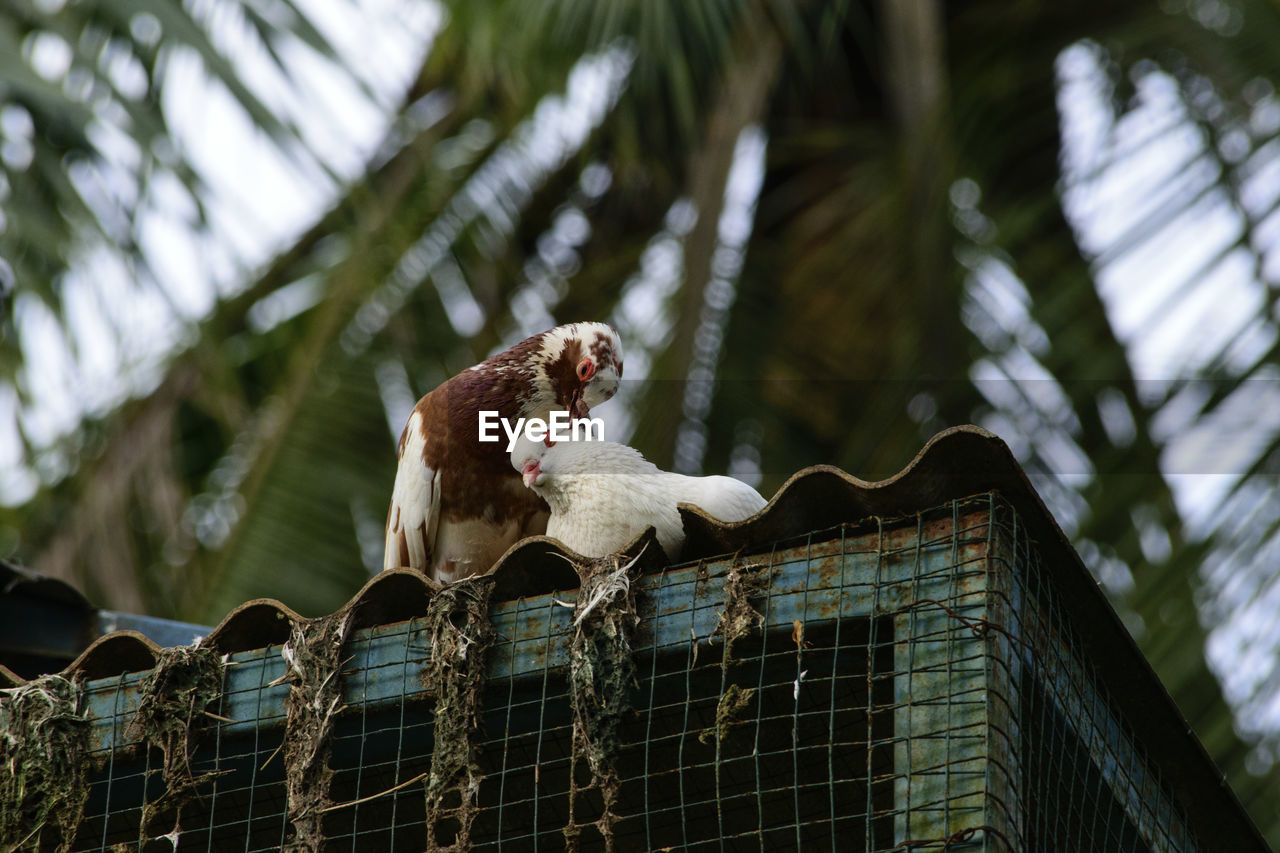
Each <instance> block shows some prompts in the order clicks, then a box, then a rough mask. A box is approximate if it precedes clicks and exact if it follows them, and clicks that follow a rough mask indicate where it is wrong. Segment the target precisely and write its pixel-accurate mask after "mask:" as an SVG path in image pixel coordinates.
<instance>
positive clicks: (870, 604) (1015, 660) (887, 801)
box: [44, 494, 1203, 853]
mask: <svg viewBox="0 0 1280 853" xmlns="http://www.w3.org/2000/svg"><path fill="white" fill-rule="evenodd" d="M1036 548H1037V545H1036V544H1035V543H1033V542H1031V541H1030V540H1029V537H1028V536H1027V534H1026V532H1025V529H1024V527H1023V526H1022V524H1021V523H1020V521H1019V517H1018V515H1017V513H1016V512H1015V511H1014V510H1012V509H1011V508H1010V507H1009V506H1008V505H1007V504H1005V503H1004V502H1003V501H1002V500H1001V499H1000V497H999V496H998V495H995V494H984V495H979V496H976V497H972V498H967V499H964V500H957V501H952V502H950V503H948V504H946V505H944V506H940V507H937V508H934V509H931V510H928V511H924V512H921V513H919V514H917V515H916V516H914V517H910V518H905V519H895V520H881V519H874V518H873V519H870V520H867V521H864V522H860V523H856V524H846V525H842V526H839V527H835V528H831V529H826V530H821V531H815V532H813V533H811V534H809V535H807V536H804V537H801V538H799V539H793V540H787V541H780V542H777V543H775V544H774V546H773V547H772V548H770V549H767V550H764V551H762V552H760V553H756V554H751V555H739V556H738V557H736V558H733V557H728V558H724V559H719V560H704V561H699V562H697V563H695V564H684V565H680V566H675V567H671V568H668V569H666V570H664V571H661V572H659V573H655V574H647V575H644V576H642V577H641V578H640V579H639V581H638V585H639V592H638V601H639V613H640V615H641V617H642V621H641V623H640V625H639V627H638V628H637V634H636V637H635V642H634V650H635V656H634V659H635V663H636V674H637V677H636V680H635V683H634V685H633V686H632V689H631V690H630V696H629V698H630V703H631V706H632V707H633V709H634V713H632V714H630V715H629V716H628V717H627V718H626V719H625V720H624V723H623V726H622V729H621V733H620V748H619V750H618V753H617V755H616V769H617V772H618V775H619V778H620V780H621V789H620V796H619V817H620V819H619V820H618V822H617V823H616V825H615V826H614V828H613V841H614V842H615V843H616V846H617V849H621V850H659V849H668V848H670V849H682V850H717V851H719V850H759V851H779V850H802V849H803V850H821V849H831V850H854V849H857V850H867V851H891V850H942V849H948V850H970V849H971V850H1015V851H1024V850H1025V851H1048V850H1063V851H1066V850H1070V851H1160V852H1161V853H1163V851H1193V850H1199V849H1203V848H1202V847H1201V846H1200V843H1199V842H1198V841H1197V839H1196V838H1195V837H1194V836H1193V834H1192V832H1191V830H1190V829H1189V825H1188V821H1187V819H1186V816H1185V813H1184V809H1183V808H1182V807H1181V806H1180V804H1179V803H1177V802H1175V800H1174V797H1173V795H1172V794H1171V793H1170V791H1169V788H1168V786H1167V785H1166V784H1164V782H1163V781H1162V776H1161V770H1160V766H1159V762H1158V761H1155V760H1153V758H1152V757H1151V755H1150V754H1149V752H1148V751H1147V750H1146V748H1144V745H1143V744H1142V743H1141V738H1140V737H1139V736H1138V735H1137V734H1135V725H1136V724H1137V722H1138V721H1135V720H1131V719H1125V718H1124V717H1123V716H1122V714H1121V713H1120V711H1119V710H1118V708H1117V706H1116V705H1115V703H1113V701H1112V700H1111V694H1110V690H1109V686H1108V685H1107V684H1105V683H1102V681H1101V680H1100V678H1099V676H1098V675H1097V672H1096V671H1095V668H1094V666H1093V665H1092V663H1091V662H1090V660H1088V659H1087V658H1086V657H1085V655H1084V653H1083V651H1082V646H1081V644H1080V643H1079V641H1078V638H1079V636H1080V632H1081V631H1085V630H1088V621H1089V620H1090V619H1091V618H1093V615H1092V614H1089V613H1066V612H1065V611H1064V609H1063V607H1062V606H1060V605H1059V603H1058V596H1057V594H1056V591H1055V589H1054V587H1053V584H1052V583H1051V582H1050V581H1049V580H1048V579H1047V577H1046V575H1045V573H1044V572H1042V571H1041V567H1040V560H1039V557H1038V554H1037V550H1036ZM731 571H737V572H739V573H743V572H746V573H755V574H756V575H757V576H759V577H763V578H764V579H766V580H767V583H764V584H763V585H762V586H761V587H760V592H759V595H758V596H755V597H753V598H751V599H750V601H749V604H750V605H751V606H752V607H753V608H754V609H756V610H757V611H758V612H759V613H760V614H761V616H762V623H761V625H760V627H759V629H758V630H756V631H754V632H752V633H751V634H750V635H749V636H747V637H745V638H743V639H741V640H738V641H737V642H736V643H735V644H734V646H733V655H732V656H733V659H734V660H731V661H726V659H725V655H724V651H725V647H724V639H723V637H721V636H719V635H717V633H716V629H717V626H718V625H719V623H720V621H721V620H720V617H721V614H722V613H723V612H724V611H725V608H726V591H725V590H726V586H725V578H726V576H727V575H728V574H729V573H730V572H731ZM573 594H574V593H573V592H572V591H568V592H563V593H557V594H552V595H544V596H540V597H534V598H526V599H519V600H515V601H510V602H504V603H497V604H494V605H493V607H492V608H491V611H490V615H491V619H492V623H493V625H494V628H495V630H496V633H497V640H496V642H495V643H494V644H493V646H492V647H491V648H490V649H489V650H488V679H487V683H486V684H485V685H484V687H483V691H484V692H483V709H484V710H483V726H482V729H481V731H480V732H479V737H478V740H479V753H478V754H479V762H480V770H481V772H482V774H483V777H482V781H481V783H480V787H479V790H478V792H477V802H478V805H479V807H480V810H479V813H478V816H477V818H476V820H475V823H474V825H473V826H472V828H471V838H472V840H473V842H474V844H473V849H476V850H486V851H487V850H494V851H497V850H502V851H525V850H559V849H563V848H564V847H565V844H566V837H565V834H564V828H565V826H566V823H567V821H568V817H569V802H568V798H569V793H568V792H569V788H570V785H569V781H570V780H569V774H570V772H571V766H572V764H571V761H570V754H571V748H572V731H571V729H572V726H571V718H572V713H571V706H570V697H569V693H568V691H569V682H568V679H567V677H566V672H565V661H566V658H567V654H568V648H569V642H570V637H571V634H572V630H573V627H572V624H571V620H572V610H571V608H570V607H568V606H565V603H564V602H565V600H566V599H571V598H572V597H573ZM1104 615H1105V618H1112V617H1111V615H1110V614H1104ZM429 656H430V649H429V648H428V643H427V640H426V637H425V631H424V625H423V623H422V620H421V619H412V620H409V621H403V622H396V623H393V624H386V625H377V626H375V627H372V628H367V629H362V630H358V631H355V632H353V633H352V635H351V636H350V637H349V639H348V640H347V642H346V644H345V646H344V647H343V650H342V655H341V663H340V668H339V672H338V675H337V677H340V678H341V679H342V689H343V694H342V696H343V699H344V701H345V706H344V707H343V709H342V710H341V711H340V713H339V714H338V716H337V724H336V726H335V728H334V730H333V732H332V736H331V737H330V738H329V743H330V745H331V749H332V751H331V755H330V757H329V759H328V763H329V767H330V768H331V769H332V771H333V774H332V778H331V783H330V784H329V790H328V792H327V796H328V800H329V801H331V803H332V804H331V805H329V806H326V807H325V808H324V810H323V814H322V815H320V818H321V824H320V825H321V827H322V830H323V836H324V838H325V844H324V846H325V849H326V850H352V851H356V850H374V849H377V850H414V851H417V850H422V849H424V847H425V846H426V831H425V827H424V815H425V804H424V789H423V783H424V779H426V777H427V775H428V774H429V772H430V767H431V754H432V749H433V730H434V725H433V723H434V719H433V714H434V704H433V701H432V698H431V691H430V685H429V684H425V683H424V681H423V673H424V667H425V665H426V662H427V661H428V659H429ZM229 663H230V665H229V666H228V667H227V668H226V671H225V681H224V689H223V692H222V693H221V695H220V697H219V698H218V699H217V701H216V702H215V703H213V704H211V705H210V706H209V711H210V712H211V713H212V714H214V715H216V717H217V718H218V719H214V718H208V717H206V718H205V719H203V720H202V721H200V722H199V724H198V725H197V726H195V728H194V729H193V734H192V735H191V737H190V740H189V743H188V745H187V749H188V753H187V756H186V760H187V761H188V762H189V767H190V770H191V773H192V775H193V776H194V777H196V778H201V774H209V775H208V776H207V777H203V778H202V780H201V781H200V783H199V785H198V786H197V787H196V788H195V790H194V791H192V792H190V793H189V794H188V795H186V796H185V797H184V798H183V801H182V803H181V810H180V812H179V811H177V809H176V805H177V804H176V803H173V802H168V803H166V794H165V790H164V783H163V781H162V778H161V765H162V756H161V755H160V753H159V751H158V750H157V749H155V748H147V747H144V746H143V745H142V744H141V743H140V742H139V740H140V738H139V735H138V733H137V732H136V726H134V720H135V716H136V714H137V710H138V709H137V704H138V696H139V692H138V690H139V684H140V683H141V682H142V680H143V679H144V678H145V676H146V673H130V674H127V675H124V676H122V677H118V678H106V679H98V680H94V681H91V682H89V683H88V684H87V685H86V692H85V696H86V704H87V716H88V719H89V722H90V747H89V752H90V756H89V758H90V762H89V766H90V767H91V768H92V769H91V771H90V783H91V784H90V790H89V799H88V802H87V805H86V808H85V811H84V818H83V820H82V821H81V823H80V826H79V830H78V832H77V833H76V836H75V839H74V843H73V844H72V845H71V849H73V850H77V851H93V850H100V851H108V850H116V849H129V850H134V849H143V850H146V849H163V850H172V849H174V847H175V846H176V848H177V849H178V850H236V851H256V850H261V851H266V850H277V849H280V848H282V847H287V846H289V845H290V844H291V843H292V839H293V829H292V827H291V822H290V820H289V797H290V796H291V794H290V789H289V787H288V786H287V785H286V784H285V778H284V777H285V773H284V761H283V759H282V757H281V754H282V752H283V750H282V746H283V744H284V741H285V739H286V736H289V735H287V732H286V728H287V727H286V720H287V714H286V696H287V695H288V691H289V687H288V686H287V685H285V684H284V683H282V682H281V678H282V676H284V674H285V671H286V664H285V662H284V660H283V659H282V656H281V647H280V646H279V645H270V646H267V647H265V648H261V649H256V650H252V651H246V652H239V653H235V654H232V655H230V656H229ZM730 691H734V695H735V696H736V697H738V699H739V701H738V702H737V703H734V704H733V705H732V707H731V708H730V709H729V710H730V712H729V713H726V712H725V707H726V705H725V703H724V702H722V698H723V697H725V696H726V694H728V693H729V692H730ZM579 772H581V768H579ZM166 808H169V809H170V810H171V811H173V813H174V815H175V818H168V817H166V818H164V825H165V826H166V828H167V827H169V826H173V825H174V820H175V819H176V820H178V821H179V823H178V825H177V826H175V827H174V829H173V832H172V833H171V834H170V837H169V838H164V839H159V838H153V839H146V838H142V839H140V837H139V836H140V827H141V826H142V825H143V819H144V810H149V811H147V812H146V813H147V814H148V815H155V814H164V810H165V809H166ZM577 808H578V812H577V816H576V822H577V825H578V826H579V827H580V828H581V834H580V835H579V836H578V837H577V839H576V841H577V843H578V844H579V845H580V847H581V848H582V849H603V847H604V841H603V839H602V837H601V835H600V833H599V831H598V830H596V829H595V828H594V827H593V826H592V825H591V821H592V820H594V819H595V818H596V817H597V816H598V815H599V813H600V809H601V804H600V802H599V798H598V796H593V794H592V793H590V792H588V793H587V794H586V795H585V796H584V797H583V799H582V801H580V802H579V803H578V804H577ZM157 822H158V821H157V820H152V821H151V826H153V827H154V826H155V825H156V823H157ZM443 831H444V833H445V836H446V838H445V840H446V841H447V840H448V838H447V835H448V827H445V828H444V829H443ZM46 835H48V836H49V837H46V838H45V839H44V841H45V844H46V846H48V847H49V848H50V849H53V844H54V842H55V841H56V840H57V839H56V837H54V836H53V835H52V834H46ZM118 845H123V847H120V846H118Z"/></svg>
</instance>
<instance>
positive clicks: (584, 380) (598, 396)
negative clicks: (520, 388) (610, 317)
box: [534, 323, 622, 418]
mask: <svg viewBox="0 0 1280 853" xmlns="http://www.w3.org/2000/svg"><path fill="white" fill-rule="evenodd" d="M536 359H537V363H538V372H537V375H536V376H535V377H534V383H535V385H536V386H537V388H538V392H539V393H538V396H539V398H540V402H541V403H543V404H544V405H545V407H546V408H547V409H548V410H553V411H567V412H569V415H570V417H573V418H585V417H586V416H587V413H588V412H589V411H590V410H591V408H592V407H593V406H598V405H600V404H601V403H603V402H604V401H605V400H608V399H609V398H610V397H612V396H613V395H614V394H615V393H616V392H617V390H618V385H619V384H620V383H621V381H622V341H621V339H619V338H618V333H617V332H615V331H614V330H613V327H611V326H609V325H607V324H605V323H570V324H569V325H567V326H557V327H556V328H554V329H551V330H549V331H546V332H543V333H542V335H541V337H540V340H539V346H538V350H537V354H536Z"/></svg>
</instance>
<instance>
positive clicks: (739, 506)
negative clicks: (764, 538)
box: [677, 475, 768, 521]
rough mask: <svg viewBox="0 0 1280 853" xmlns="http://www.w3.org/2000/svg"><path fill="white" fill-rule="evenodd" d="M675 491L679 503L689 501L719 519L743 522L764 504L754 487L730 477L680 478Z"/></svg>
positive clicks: (764, 501)
mask: <svg viewBox="0 0 1280 853" xmlns="http://www.w3.org/2000/svg"><path fill="white" fill-rule="evenodd" d="M677 476H678V475H677ZM678 492H679V501H680V502H681V503H689V504H693V505H694V506H696V507H698V509H701V510H702V511H703V512H705V513H706V514H707V515H709V516H711V517H712V518H717V519H719V520H720V521H743V520H745V519H748V518H750V517H751V516H753V515H755V514H756V513H757V512H759V511H760V510H761V509H763V508H764V506H765V504H766V503H768V501H766V500H765V499H764V498H763V497H762V496H761V495H760V493H759V492H757V491H756V490H755V489H753V488H751V487H750V486H748V485H747V484H746V483H744V482H742V481H741V480H737V479H734V478H733V477H722V476H711V477H681V478H680V481H679V488H678Z"/></svg>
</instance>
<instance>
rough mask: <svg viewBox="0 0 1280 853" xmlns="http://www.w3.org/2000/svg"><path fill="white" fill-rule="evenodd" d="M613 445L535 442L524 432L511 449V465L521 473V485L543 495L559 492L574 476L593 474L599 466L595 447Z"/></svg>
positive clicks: (576, 442) (580, 442) (588, 442)
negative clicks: (522, 482)
mask: <svg viewBox="0 0 1280 853" xmlns="http://www.w3.org/2000/svg"><path fill="white" fill-rule="evenodd" d="M605 446H614V445H612V444H611V443H609V442H602V441H572V440H571V441H557V442H555V443H554V444H550V445H549V444H547V443H546V442H544V441H534V440H532V439H530V438H529V436H528V435H527V434H525V433H521V434H520V435H518V436H517V437H516V439H515V443H514V444H513V446H512V448H511V467H512V468H514V469H516V470H517V471H519V472H520V478H521V479H522V480H524V484H525V485H526V486H528V487H529V488H531V489H533V490H534V491H535V492H537V493H538V494H539V495H542V497H544V498H546V497H548V495H549V494H558V493H560V492H561V491H563V490H564V488H565V486H566V485H567V484H569V483H570V482H572V481H574V480H575V479H576V478H578V477H580V476H582V475H584V474H591V473H594V472H595V471H596V470H597V468H598V467H599V466H598V464H597V462H596V460H595V457H596V452H597V451H596V448H598V447H605Z"/></svg>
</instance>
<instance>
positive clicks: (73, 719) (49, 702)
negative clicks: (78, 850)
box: [0, 675, 89, 853]
mask: <svg viewBox="0 0 1280 853" xmlns="http://www.w3.org/2000/svg"><path fill="white" fill-rule="evenodd" d="M82 698H83V692H82V690H81V686H80V684H79V683H78V682H76V681H71V680H68V679H66V678H63V677H62V676H60V675H46V676H43V677H41V678H38V679H36V680H35V681H31V682H28V683H27V684H24V685H22V686H21V687H14V688H12V689H9V690H3V691H0V760H2V761H3V770H2V771H0V849H3V850H16V849H18V848H21V847H31V848H35V849H41V850H43V849H47V848H49V847H51V846H53V844H52V838H53V837H56V838H57V842H56V847H54V849H56V850H58V851H59V853H63V851H67V850H70V849H71V845H72V842H73V841H74V840H75V834H76V827H77V826H78V825H79V824H80V818H81V815H82V814H83V813H84V804H85V801H86V800H87V799H88V796H89V784H88V780H87V779H86V778H85V762H84V759H83V757H84V754H85V751H86V749H87V747H88V739H89V726H88V723H87V722H86V720H85V716H84V707H83V702H82ZM50 831H51V832H50ZM47 832H48V833H49V834H48V835H46V833H47Z"/></svg>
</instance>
